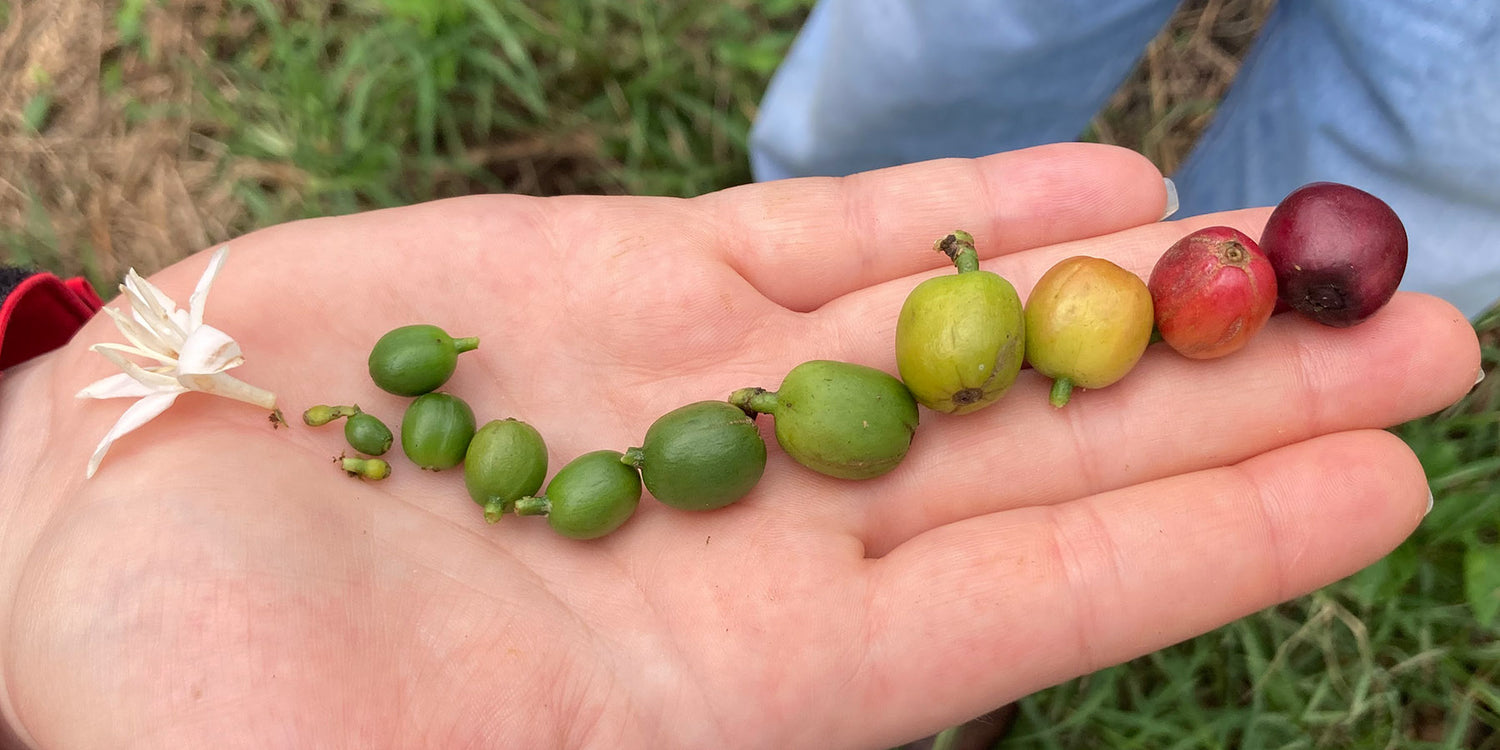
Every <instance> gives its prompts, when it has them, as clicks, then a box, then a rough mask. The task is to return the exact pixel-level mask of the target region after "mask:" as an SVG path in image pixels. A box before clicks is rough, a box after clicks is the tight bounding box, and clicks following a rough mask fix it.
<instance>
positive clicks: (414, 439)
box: [401, 393, 474, 471]
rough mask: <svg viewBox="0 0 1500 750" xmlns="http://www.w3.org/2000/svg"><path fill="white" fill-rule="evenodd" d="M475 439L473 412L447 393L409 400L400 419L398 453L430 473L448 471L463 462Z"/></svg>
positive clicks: (460, 400) (458, 399)
mask: <svg viewBox="0 0 1500 750" xmlns="http://www.w3.org/2000/svg"><path fill="white" fill-rule="evenodd" d="M473 438H474V410H473V409H470V408H469V405H468V404H466V403H464V401H463V399H460V398H459V397H457V396H453V395H450V394H447V393H426V394H423V395H421V396H418V397H416V398H415V399H412V402H411V404H409V405H408V406H407V407H406V414H405V416H403V417H402V418H401V450H403V451H405V452H406V457H407V458H410V459H411V460H412V463H415V464H416V465H417V466H420V467H422V468H424V469H428V470H430V471H441V470H443V469H451V468H453V467H455V466H457V465H459V463H461V462H462V461H463V460H464V454H465V453H466V452H468V450H469V441H470V440H472V439H473Z"/></svg>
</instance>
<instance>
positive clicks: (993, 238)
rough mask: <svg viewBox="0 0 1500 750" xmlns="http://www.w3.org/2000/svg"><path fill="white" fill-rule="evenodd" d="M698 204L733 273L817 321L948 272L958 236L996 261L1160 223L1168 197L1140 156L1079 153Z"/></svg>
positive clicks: (883, 173) (900, 171)
mask: <svg viewBox="0 0 1500 750" xmlns="http://www.w3.org/2000/svg"><path fill="white" fill-rule="evenodd" d="M698 200H699V201H701V204H702V206H703V208H704V209H705V210H707V211H709V212H711V215H712V216H713V217H714V218H716V219H718V220H719V221H720V226H722V227H723V230H722V232H721V237H722V245H721V246H722V248H723V250H724V252H725V253H726V258H727V260H728V262H729V263H730V264H731V265H732V266H734V267H735V268H736V269H737V270H739V272H740V273H741V274H742V275H743V276H744V277H745V278H746V279H747V280H749V281H750V283H751V284H753V285H754V286H755V287H756V288H757V289H759V290H760V291H761V293H762V294H764V295H765V296H766V297H768V298H770V299H771V300H773V301H775V302H777V303H779V304H781V305H783V306H785V307H787V308H790V309H793V310H799V311H806V310H812V309H815V308H817V307H819V306H820V305H822V304H824V303H826V302H827V301H829V300H831V299H834V298H836V297H839V296H841V295H843V294H847V293H849V292H851V291H853V290H856V289H861V288H863V287H866V286H869V285H871V284H876V283H879V282H882V281H888V280H890V279H895V278H899V277H902V276H905V275H907V274H911V273H915V272H917V271H921V270H923V269H928V268H933V267H936V266H939V265H942V263H943V262H945V259H943V258H942V257H941V256H940V255H939V254H937V253H935V252H932V245H933V242H934V241H935V240H937V239H938V238H940V237H941V236H942V235H943V234H944V233H946V232H949V231H952V230H954V229H964V230H967V231H969V232H971V233H973V234H974V236H975V239H976V242H977V244H978V246H979V249H980V253H981V255H982V256H985V257H989V256H993V255H998V254H1002V253H1009V252H1014V251H1016V250H1022V249H1025V248H1030V247H1037V246H1040V245H1048V244H1053V243H1058V242H1063V241H1067V240H1073V239H1081V238H1085V237H1093V236H1098V235H1102V234H1108V233H1110V232H1114V231H1118V230H1120V229H1124V228H1126V227H1132V226H1137V225H1140V224H1144V223H1147V222H1153V221H1156V220H1157V219H1159V218H1161V215H1162V210H1163V207H1164V206H1165V205H1166V189H1165V186H1164V184H1163V183H1162V180H1161V173H1160V172H1158V171H1157V169H1156V168H1155V167H1154V166H1152V165H1151V163H1150V162H1149V161H1147V160H1146V159H1145V158H1144V157H1142V156H1141V155H1139V154H1137V153H1135V152H1132V151H1128V150H1125V149H1121V148H1116V147H1112V146H1103V145H1098V144H1082V143H1074V144H1058V145H1051V146H1043V147H1038V148H1033V149H1026V150H1022V151H1013V152H1007V153H1003V154H997V155H995V156H990V157H985V158H982V159H972V160H968V159H947V160H940V161H932V162H924V163H920V164H914V165H907V166H902V167H893V168H890V169H882V170H877V171H874V172H867V173H862V174H857V175H853V176H850V177H845V178H831V177H818V178H802V179H795V180H785V181H781V182H773V183H763V184H758V185H750V186H744V187H739V188H732V189H730V190H725V191H721V192H719V193H714V194H711V195H707V196H703V197H702V198H700V199H698Z"/></svg>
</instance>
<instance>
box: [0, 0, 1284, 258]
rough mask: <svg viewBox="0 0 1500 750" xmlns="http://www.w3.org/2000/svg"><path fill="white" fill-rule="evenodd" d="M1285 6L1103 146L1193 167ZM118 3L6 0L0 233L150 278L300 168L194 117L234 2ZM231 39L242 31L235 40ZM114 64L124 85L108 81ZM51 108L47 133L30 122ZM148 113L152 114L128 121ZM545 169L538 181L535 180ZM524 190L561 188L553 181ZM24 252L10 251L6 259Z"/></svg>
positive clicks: (539, 160) (1123, 102)
mask: <svg viewBox="0 0 1500 750" xmlns="http://www.w3.org/2000/svg"><path fill="white" fill-rule="evenodd" d="M1273 2H1274V0H1188V2H1186V3H1184V5H1183V7H1182V8H1180V9H1179V11H1178V13H1177V14H1176V16H1175V18H1174V19H1173V21H1172V22H1171V24H1170V26H1169V28H1167V29H1166V30H1165V31H1164V32H1163V33H1162V34H1161V36H1160V37H1158V39H1157V40H1156V41H1155V42H1153V43H1152V44H1151V46H1150V48H1149V49H1148V50H1147V52H1146V55H1145V57H1144V59H1143V60H1142V62H1141V65H1140V66H1139V67H1138V68H1137V70H1136V72H1135V73H1134V74H1133V75H1132V77H1131V79H1130V80H1129V81H1128V82H1127V83H1126V84H1125V86H1123V87H1122V88H1121V90H1120V92H1119V93H1118V94H1117V95H1116V97H1115V98H1114V99H1113V101H1112V102H1111V104H1110V107H1109V109H1108V110H1107V111H1106V112H1105V113H1103V114H1102V115H1101V116H1100V117H1099V118H1097V119H1096V121H1095V123H1094V130H1095V134H1096V136H1097V137H1098V138H1099V139H1100V140H1104V141H1106V142H1110V143H1117V144H1120V145H1125V146H1129V147H1131V148H1135V149H1137V150H1140V151H1141V152H1143V153H1144V154H1146V155H1147V156H1148V157H1150V158H1151V159H1153V160H1154V161H1155V162H1156V163H1157V164H1158V165H1160V166H1161V167H1162V168H1163V169H1164V170H1171V169H1173V168H1174V167H1176V166H1177V164H1178V163H1179V162H1180V161H1181V159H1182V157H1183V155H1184V154H1185V153H1186V152H1187V150H1188V149H1189V148H1190V147H1191V145H1192V143H1193V141H1194V140H1195V139H1196V137H1197V135H1198V133H1200V132H1201V131H1202V129H1203V127H1204V126H1206V125H1207V123H1208V121H1209V119H1210V118H1211V117H1212V110H1213V105H1214V102H1216V101H1217V99H1218V97H1219V96H1220V95H1221V94H1222V93H1223V91H1224V90H1225V89H1226V88H1227V86H1228V82H1229V81H1230V80H1231V79H1232V77H1233V75H1234V73H1235V70H1236V68H1237V66H1238V61H1239V58H1240V56H1241V55H1242V54H1243V52H1244V50H1245V49H1246V48H1247V47H1248V46H1249V43H1250V42H1251V41H1252V40H1253V38H1254V34H1255V31H1256V29H1257V28H1258V26H1259V22H1260V20H1261V19H1262V18H1263V17H1264V15H1265V13H1266V12H1267V11H1268V10H1269V8H1270V7H1271V5H1272V4H1273ZM118 6H119V2H118V0H10V6H9V13H8V17H7V23H6V27H5V28H4V30H3V32H0V230H9V231H12V232H25V233H29V234H30V235H32V236H40V237H43V238H46V244H49V245H50V246H51V248H52V249H51V251H49V253H48V255H49V257H39V258H37V259H36V260H38V261H39V262H41V263H43V264H44V265H47V266H50V267H53V268H54V269H55V270H58V271H61V272H63V273H68V274H76V273H84V272H87V273H88V274H89V275H90V276H92V277H94V278H96V279H98V278H103V279H111V278H117V277H118V276H119V275H120V274H121V273H122V272H123V271H124V269H125V268H126V267H128V266H135V267H136V268H138V269H140V270H141V271H143V272H148V273H149V272H151V271H154V270H156V269H158V268H161V267H162V266H165V265H167V264H169V263H171V262H173V261H175V260H177V259H178V258H180V257H182V256H184V255H186V254H187V253H190V252H192V251H194V250H197V249H200V248H202V247H205V246H207V245H209V244H211V243H214V242H217V241H221V240H224V239H227V238H228V237H229V236H230V235H231V234H232V233H233V232H234V231H236V230H237V229H239V228H240V225H241V224H242V223H243V221H244V219H245V209H244V207H243V206H241V205H240V204H239V203H238V202H237V201H236V200H235V198H234V196H233V194H232V191H231V188H232V185H233V184H234V182H235V181H236V180H239V179H245V178H250V179H261V180H266V181H269V182H270V183H272V184H282V183H285V184H286V186H287V187H288V188H289V189H295V182H296V177H297V170H296V169H295V168H294V167H290V166H287V165H278V164H259V163H250V162H244V161H231V160H228V159H226V158H224V154H222V153H220V151H219V149H218V147H217V142H216V140H215V139H214V138H213V137H211V136H212V127H213V124H212V123H202V122H195V121H194V120H193V118H192V113H193V111H194V110H195V107H194V106H193V105H194V96H195V92H194V82H193V80H192V78H191V76H192V73H191V72H190V71H191V70H192V68H193V67H195V66H205V67H206V66H207V65H208V64H209V63H211V61H209V60H207V59H205V54H206V53H205V50H207V49H212V48H213V44H211V43H210V42H212V41H214V40H220V41H222V39H223V37H224V35H225V33H226V32H225V28H224V23H225V17H226V13H227V10H226V8H225V7H224V6H225V3H224V0H165V2H162V3H148V4H147V11H146V13H145V17H144V24H145V27H144V37H145V38H146V39H149V40H150V44H149V45H148V46H149V52H146V51H143V50H142V47H141V45H136V44H130V43H124V42H123V41H122V40H121V39H119V38H118V32H117V30H116V29H117V24H116V23H115V14H116V13H117V11H118ZM230 33H231V34H232V33H233V32H232V31H231V32H230ZM107 68H117V69H118V71H119V76H118V78H119V81H120V83H121V84H122V85H121V86H119V87H111V86H107V85H105V84H104V81H103V75H102V71H103V70H105V69H107ZM39 96H43V97H47V98H50V102H51V106H50V108H49V109H48V110H47V113H46V117H45V122H44V124H43V126H42V127H41V128H40V131H39V132H38V131H36V130H33V129H31V128H30V127H28V125H27V123H26V121H25V118H24V116H23V112H25V111H26V109H27V106H28V104H29V103H33V102H35V101H36V100H37V97H39ZM140 111H148V112H151V113H152V114H151V116H139V115H133V114H132V113H138V112H140ZM535 146H536V144H534V143H521V144H507V143H496V144H489V145H487V146H484V148H487V149H490V150H493V151H495V152H496V153H502V154H508V153H510V152H511V151H514V150H517V149H520V150H523V151H526V152H527V155H528V158H527V159H526V160H525V163H526V164H530V165H546V164H549V163H550V164H574V163H580V161H583V162H586V161H587V160H586V159H584V160H580V159H578V158H576V157H578V156H579V155H578V154H572V153H570V154H557V155H555V156H556V157H557V158H548V155H547V154H533V153H531V151H532V150H534V149H535ZM533 171H535V170H533ZM514 177H515V180H516V181H517V182H525V181H529V182H530V183H532V184H534V185H538V186H544V185H548V184H554V183H556V184H558V185H564V184H566V182H565V181H555V180H547V179H545V175H536V174H528V173H526V172H525V170H520V171H518V172H517V173H516V174H515V175H514ZM14 257H15V256H14V254H13V253H12V252H10V251H9V249H8V248H6V247H0V262H5V261H7V260H11V259H13V258H14Z"/></svg>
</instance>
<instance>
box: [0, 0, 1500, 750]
mask: <svg viewBox="0 0 1500 750" xmlns="http://www.w3.org/2000/svg"><path fill="white" fill-rule="evenodd" d="M810 4H811V0H775V1H768V2H752V1H751V0H723V1H720V2H705V1H704V0H662V1H660V2H655V1H650V0H525V1H523V0H381V1H376V0H354V1H351V2H347V3H340V4H337V5H336V6H335V5H334V4H330V3H326V2H310V1H308V2H282V1H273V0H228V2H227V3H226V5H227V12H226V13H225V14H224V17H223V19H222V20H221V22H219V23H218V24H217V25H216V26H213V27H212V28H210V29H209V31H208V32H206V36H205V37H204V38H203V39H202V40H201V43H202V48H203V49H204V50H205V55H204V57H203V58H202V61H201V62H200V63H198V64H196V65H195V66H194V67H193V70H192V80H193V87H194V91H195V92H196V94H195V95H194V96H192V97H191V98H189V99H187V100H184V101H183V102H182V103H180V104H176V105H173V106H174V107H176V109H168V110H163V109H161V108H160V105H158V104H152V105H150V106H147V105H145V104H142V105H141V106H136V107H130V108H127V116H128V117H129V118H130V119H131V120H132V121H133V122H150V121H152V120H153V119H157V118H163V117H177V118H186V119H187V120H188V121H190V122H191V124H192V130H193V132H194V133H195V134H196V135H195V141H194V142H193V144H192V148H194V149H198V150H200V151H201V152H203V153H207V154H211V155H213V156H214V158H216V159H218V161H219V163H220V164H221V166H222V169H223V172H224V174H225V176H226V178H225V179H226V182H227V184H228V186H229V187H228V189H229V190H230V191H232V194H233V196H234V197H235V199H236V201H238V202H239V204H240V205H241V206H243V210H242V211H240V212H239V213H238V214H237V216H236V218H235V219H234V221H233V222H232V223H231V224H230V225H229V226H228V230H229V231H230V232H231V233H239V232H244V231H249V230H251V229H254V228H257V227H262V226H268V225H271V224H276V223H280V222H284V221H288V220H292V219H297V218H302V217H308V216H322V215H330V214H340V213H348V212H353V211H360V210H365V209H370V208H379V207H384V206H392V205H402V204H408V203H413V202H418V201H423V200H428V199H432V198H440V197H445V196H449V195H458V194H467V193H473V192H480V191H513V192H528V193H537V194H555V193H636V194H660V195H684V196H685V195H695V194H700V193H703V192H708V191H711V190H714V189H718V188H721V187H725V186H728V185H733V184H737V183H740V182H744V181H746V180H748V178H749V173H748V169H747V166H746V162H745V139H746V135H747V131H748V125H749V122H750V118H751V116H752V114H753V112H754V107H755V104H756V102H757V101H758V99H759V97H760V93H761V91H762V90H763V88H764V86H765V82H766V80H767V77H768V76H769V74H770V73H771V71H772V70H773V69H774V67H775V65H776V64H777V63H778V62H779V60H780V58H781V56H782V54H783V53H784V51H785V49H786V47H787V44H788V43H789V42H790V40H791V37H792V34H793V33H794V31H795V29H796V26H797V24H798V23H799V21H800V19H801V17H802V15H803V14H804V13H805V12H806V9H807V8H808V7H809V6H810ZM156 7H159V4H158V3H157V2H156V0H125V1H124V2H121V3H119V5H118V7H117V12H116V15H115V16H114V18H115V25H116V31H117V32H118V36H119V38H120V39H121V40H122V43H123V44H124V45H126V46H128V47H130V48H131V49H132V50H135V51H137V52H138V53H139V54H141V55H143V56H151V55H155V54H160V53H158V52H157V51H156V50H154V49H153V44H155V43H156V40H154V39H153V38H152V37H151V36H150V34H149V33H148V31H147V29H148V25H146V24H144V23H143V18H144V17H145V15H147V14H149V13H150V12H152V11H153V8H156ZM6 18H7V14H6V11H5V6H4V5H0V24H3V23H4V22H5V21H6ZM112 66H113V63H112V62H109V61H106V63H105V66H104V69H103V82H104V85H105V87H106V89H109V90H111V91H118V90H121V89H125V88H126V87H127V86H128V83H127V82H125V79H124V77H123V74H122V73H121V72H120V70H119V69H118V67H112ZM33 106H34V108H35V109H36V111H35V112H29V113H26V114H27V116H28V117H29V118H30V120H29V121H35V122H37V123H41V122H42V120H43V115H44V114H45V111H46V108H45V107H44V106H43V105H41V104H36V105H33ZM1161 127H1166V126H1165V125H1162V126H1161ZM1143 132H1144V134H1145V135H1148V136H1152V137H1155V136H1157V135H1160V133H1155V132H1154V131H1150V130H1144V131H1143ZM1135 135H1136V137H1137V138H1138V137H1139V136H1140V135H1141V133H1136V134H1135ZM18 188H19V189H20V190H23V191H36V192H37V193H38V194H40V192H41V191H38V190H37V188H38V186H36V185H19V186H18ZM40 200H41V199H40V198H38V199H36V201H34V203H35V205H37V206H38V210H35V211H29V212H26V214H25V219H24V226H12V227H7V228H4V229H3V230H0V240H3V241H4V242H6V243H7V244H8V245H9V248H8V252H9V253H10V260H11V261H13V262H14V261H20V262H28V261H35V262H37V263H40V264H42V265H44V266H53V267H61V265H62V261H61V260H60V259H59V257H60V256H59V253H60V252H61V251H60V250H59V248H60V247H64V246H69V243H67V242H65V241H64V240H63V239H62V238H60V237H59V232H58V228H57V226H56V225H55V222H53V221H52V220H51V219H49V215H48V213H47V211H44V210H41V209H40ZM71 246H73V247H84V248H86V247H87V241H86V239H85V240H83V241H75V242H73V243H72V244H71ZM190 249H195V248H182V252H184V253H185V252H187V251H188V250H190ZM75 260H78V263H80V264H81V265H82V267H85V268H88V267H89V262H90V261H89V259H88V258H86V257H85V258H82V259H75ZM97 281H100V280H97V279H96V282H97ZM107 281H112V280H107ZM1479 328H1480V329H1481V330H1483V331H1485V332H1486V341H1487V343H1486V347H1485V352H1484V356H1485V363H1486V368H1487V370H1489V371H1493V370H1494V369H1495V368H1496V366H1497V363H1500V350H1497V348H1496V344H1495V331H1496V330H1497V329H1500V315H1491V316H1490V317H1489V318H1487V319H1486V320H1483V321H1480V323H1479ZM1395 432H1396V433H1397V434H1399V435H1400V436H1401V437H1403V438H1404V439H1405V440H1406V441H1407V442H1408V443H1409V444H1410V445H1411V446H1412V447H1413V448H1414V449H1415V450H1416V452H1417V453H1418V455H1419V456H1420V457H1421V459H1422V462H1423V465H1424V467H1425V468H1426V469H1427V471H1428V473H1429V478H1430V480H1431V483H1432V486H1433V488H1434V492H1435V494H1436V498H1437V505H1436V508H1435V510H1434V511H1433V513H1432V515H1431V516H1429V517H1428V518H1427V519H1426V520H1425V521H1424V522H1423V524H1422V526H1421V528H1420V530H1419V531H1418V532H1417V533H1416V534H1415V535H1414V536H1413V537H1412V539H1411V540H1409V541H1408V542H1407V543H1406V544H1404V545H1402V546H1401V547H1400V548H1399V549H1398V550H1397V551H1396V552H1394V553H1393V554H1392V555H1390V556H1389V557H1387V558H1386V559H1384V560H1382V561H1381V562H1380V563H1378V564H1376V565H1375V566H1373V567H1371V568H1369V569H1367V570H1365V571H1363V572H1361V573H1359V574H1357V575H1355V576H1353V577H1351V578H1350V579H1348V580H1345V581H1341V582H1339V583H1337V584H1334V585H1332V586H1329V587H1327V588H1325V589H1323V590H1321V591H1319V592H1317V593H1315V594H1313V595H1310V596H1307V597H1303V598H1300V599H1298V600H1296V601H1293V602H1289V603H1287V604H1284V605H1281V606H1277V607H1274V608H1272V609H1269V610H1267V611H1264V612H1261V613H1258V614H1256V615H1254V616H1251V617H1248V618H1245V619H1243V620H1240V621H1238V622H1235V623H1233V624H1231V625H1228V626H1225V627H1223V628H1220V629H1218V630H1216V631H1214V632H1212V633H1209V634H1207V635H1204V636H1202V637H1200V638H1197V639H1194V640H1192V641H1189V642H1186V643H1183V644H1180V645H1178V646H1175V647H1172V648H1168V649H1165V650H1163V651H1160V652H1158V653H1155V654H1152V655H1150V656H1148V657H1144V658H1141V659H1138V660H1136V661H1133V662H1131V663H1129V664H1125V665H1121V666H1119V667H1115V668H1111V669H1106V670H1103V671H1101V672H1099V673H1097V674H1094V675H1090V676H1088V677H1085V678H1082V679H1078V680H1074V681H1072V682H1069V683H1066V684H1064V685H1061V686H1058V687H1056V688H1053V689H1051V690H1047V691H1043V692H1042V693H1039V694H1037V695H1035V696H1032V697H1030V698H1027V699H1025V700H1024V701H1023V702H1022V703H1021V714H1020V717H1019V719H1018V721H1017V723H1016V726H1015V727H1014V729H1013V731H1012V732H1011V733H1010V735H1009V736H1008V738H1007V739H1005V740H1004V741H1003V742H1002V744H1001V747H1004V748H1006V749H1007V750H1011V749H1013V748H1078V747H1110V748H1113V747H1119V748H1153V749H1154V748H1222V747H1242V748H1270V747H1309V748H1311V747H1329V748H1345V747H1351V748H1396V747H1399V748H1428V747H1430V748H1488V747H1500V739H1496V734H1497V730H1500V690H1497V689H1496V687H1495V684H1496V681H1495V675H1494V669H1495V666H1494V665H1496V664H1497V663H1500V661H1497V657H1500V642H1497V639H1496V635H1497V617H1500V598H1497V591H1500V376H1497V377H1492V378H1491V379H1490V380H1488V381H1486V382H1485V383H1484V384H1482V385H1481V386H1480V387H1479V388H1478V389H1476V391H1475V392H1474V393H1473V394H1471V395H1470V396H1469V397H1468V398H1466V399H1465V400H1464V401H1463V402H1461V403H1460V404H1458V405H1456V406H1454V407H1453V408H1451V409H1449V410H1447V411H1445V412H1443V413H1442V414H1439V415H1434V416H1433V417H1430V418H1427V419H1423V420H1418V421H1416V422H1413V423H1410V424H1407V425H1403V426H1401V427H1400V428H1398V429H1396V430H1395ZM997 668H1003V667H1002V666H998V665H997Z"/></svg>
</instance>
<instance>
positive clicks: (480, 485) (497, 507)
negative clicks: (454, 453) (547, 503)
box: [464, 419, 547, 523]
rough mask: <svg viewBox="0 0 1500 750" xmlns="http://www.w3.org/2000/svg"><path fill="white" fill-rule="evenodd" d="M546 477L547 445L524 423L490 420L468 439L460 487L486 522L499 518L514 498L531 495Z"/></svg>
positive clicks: (508, 508)
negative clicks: (471, 499)
mask: <svg viewBox="0 0 1500 750" xmlns="http://www.w3.org/2000/svg"><path fill="white" fill-rule="evenodd" d="M546 479H547V444H546V443H545V442H544V441H543V440H542V435H541V433H539V432H537V431H536V428H535V427H532V426H531V425H529V424H526V423H525V422H520V421H517V420H514V419H496V420H493V421H491V422H488V423H486V424H485V425H484V426H483V427H481V428H479V431H478V432H476V433H474V439H473V440H470V441H469V449H468V451H467V453H465V455H464V487H465V488H466V489H468V491H469V497H470V498H473V500H474V502H475V503H478V504H479V507H481V508H483V509H484V520H486V521H488V522H490V523H495V522H497V521H499V520H500V517H501V516H503V515H504V514H505V513H506V511H508V510H510V509H511V507H512V506H514V505H515V502H516V500H517V499H519V498H522V497H526V496H528V495H535V494H536V491H537V490H539V489H541V488H542V482H544V481H546Z"/></svg>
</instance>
